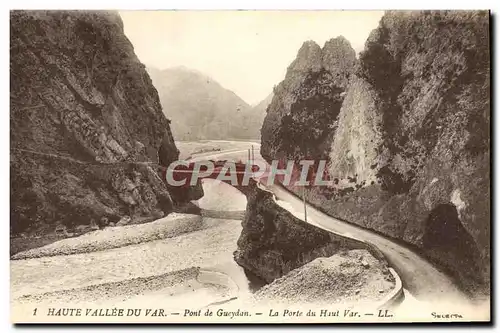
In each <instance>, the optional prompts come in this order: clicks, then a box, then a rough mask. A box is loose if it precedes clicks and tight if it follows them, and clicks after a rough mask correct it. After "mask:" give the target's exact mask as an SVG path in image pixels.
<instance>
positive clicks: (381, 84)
mask: <svg viewBox="0 0 500 333" xmlns="http://www.w3.org/2000/svg"><path fill="white" fill-rule="evenodd" d="M317 49H318V48H317V47H316V50H317ZM315 52H316V53H318V52H319V51H315ZM489 52H490V51H489V16H488V13H487V12H472V11H455V12H442V11H441V12H427V11H426V12H388V13H386V14H385V15H384V17H383V18H382V19H381V21H380V24H379V26H378V28H377V29H375V30H374V31H373V32H372V33H371V35H370V37H369V39H368V41H367V42H366V45H365V50H364V51H363V52H361V54H360V56H359V63H358V65H357V66H356V69H355V71H354V72H353V73H352V75H351V76H350V79H349V83H348V85H347V87H346V88H345V95H344V97H343V99H342V105H341V107H338V108H337V107H335V108H333V107H330V108H328V109H324V110H323V111H322V112H321V113H320V114H319V115H318V117H320V119H324V121H327V123H323V124H321V125H319V124H316V125H315V124H314V123H312V122H311V123H310V126H311V127H310V128H309V129H308V130H306V129H305V128H304V129H303V130H302V131H297V133H295V137H290V134H289V133H285V132H284V129H282V128H281V127H283V122H282V125H281V127H280V128H278V129H277V133H278V134H277V135H278V136H277V137H273V136H269V135H268V134H265V133H263V135H262V140H263V147H266V149H265V152H266V155H265V157H267V158H279V157H280V156H279V154H278V153H277V151H279V149H280V147H282V146H283V145H290V147H292V148H293V147H295V149H296V150H298V151H299V153H295V154H288V155H287V157H289V158H290V157H295V156H296V155H303V156H304V155H307V154H308V153H309V150H310V149H312V148H313V149H316V148H317V147H321V150H320V154H317V155H316V156H317V157H318V156H319V157H324V156H327V159H328V160H329V174H330V177H331V178H332V179H333V181H334V184H335V185H334V186H333V187H332V188H315V189H312V190H311V191H310V192H311V194H310V196H309V200H310V201H311V203H313V204H315V205H317V206H318V207H320V208H321V209H323V210H324V211H326V212H327V213H329V214H331V215H333V216H336V217H339V218H342V219H344V220H347V221H349V222H352V223H357V224H360V225H362V226H364V227H367V228H371V229H374V230H377V231H379V232H382V233H384V234H386V235H389V236H391V237H395V238H398V239H401V240H404V241H406V242H408V243H410V244H413V245H415V246H418V247H419V248H420V251H421V252H422V253H423V254H424V255H426V256H427V257H429V258H430V259H431V260H433V261H435V262H436V263H437V264H439V265H441V266H442V267H443V268H444V269H446V270H448V271H449V272H450V274H452V275H454V276H455V277H456V278H457V281H459V282H461V283H462V285H463V286H464V288H465V289H468V290H469V291H472V292H474V291H477V290H482V291H486V292H488V291H487V290H488V282H489V266H490V265H489V258H490V254H489V253H490V252H489V251H490V241H489V240H490V186H489V184H490V149H489V146H490V131H489V128H490V84H489V82H490V73H489V68H490V63H489ZM313 53H314V52H313ZM308 54H309V53H308ZM299 55H300V52H299ZM301 58H304V59H307V57H306V56H305V55H303V56H302V57H301ZM316 58H317V56H316ZM297 61H298V60H296V62H297ZM300 61H302V62H303V61H304V60H300ZM286 81H290V79H289V78H287V79H285V81H284V82H283V83H282V84H281V86H283V87H284V86H287V85H289V84H297V83H295V81H293V80H292V81H291V83H288V82H286ZM328 82H331V84H333V82H334V81H333V80H332V81H330V80H328V81H327V83H326V84H328ZM324 84H325V83H321V84H318V83H316V87H318V88H319V87H322V86H323V85H324ZM298 86H299V88H294V89H288V90H287V91H282V92H281V94H277V97H275V99H274V100H273V102H272V105H273V106H274V108H273V114H274V116H273V117H274V119H284V116H283V115H284V114H286V113H287V112H289V111H288V110H289V107H287V106H286V105H285V104H283V103H281V101H282V100H295V99H297V98H298V96H300V94H298V92H299V91H300V89H301V88H300V87H302V88H303V89H305V88H307V89H308V90H311V88H310V87H311V86H310V85H308V84H307V82H305V81H302V82H301V83H299V84H298ZM329 96H332V94H330V95H329ZM305 110H309V112H313V111H315V110H317V108H315V107H312V108H310V107H309V108H305ZM332 113H335V114H338V115H337V116H336V118H335V119H333V118H328V119H327V118H325V117H328V116H329V115H331V114H332ZM304 114H305V115H308V112H305V113H304ZM321 117H322V118H321ZM268 118H270V119H268ZM268 118H266V122H269V123H265V124H264V126H263V130H264V129H265V128H268V127H269V126H272V125H273V124H275V123H276V121H271V117H269V116H268ZM304 119H308V118H307V117H305V118H304ZM296 123H297V122H296V121H293V122H292V124H294V125H295V124H296ZM326 127H329V130H328V131H327V132H328V139H327V140H326V141H327V142H328V145H325V146H317V145H314V146H312V145H311V144H312V142H311V141H310V140H309V138H310V135H311V134H310V133H311V132H312V133H314V132H318V133H319V132H321V133H323V132H324V131H325V128H326ZM302 143H303V145H301V144H302ZM306 143H308V144H306ZM304 145H305V146H304ZM288 151H291V149H289V150H288ZM476 287H477V288H476Z"/></svg>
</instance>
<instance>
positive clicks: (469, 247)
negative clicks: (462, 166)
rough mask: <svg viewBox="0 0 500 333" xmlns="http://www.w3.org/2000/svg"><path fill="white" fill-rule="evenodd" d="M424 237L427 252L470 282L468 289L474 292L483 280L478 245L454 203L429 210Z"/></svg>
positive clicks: (467, 282)
mask: <svg viewBox="0 0 500 333" xmlns="http://www.w3.org/2000/svg"><path fill="white" fill-rule="evenodd" d="M422 240H423V247H424V251H425V253H426V254H427V255H428V256H429V257H431V258H432V259H434V260H435V261H437V262H438V263H440V264H441V265H442V266H443V267H445V268H446V269H449V270H451V271H454V272H457V273H456V275H458V277H459V278H460V280H461V281H464V283H466V284H467V286H465V287H466V289H469V290H471V291H473V290H474V285H475V284H476V283H481V282H482V281H481V280H482V279H481V277H480V274H479V272H480V270H479V266H478V260H479V251H478V249H477V245H476V244H475V242H474V240H473V238H472V236H471V235H470V234H469V233H468V232H467V230H466V229H465V228H464V226H463V225H462V223H461V222H460V219H459V216H458V212H457V209H456V207H455V205H453V204H451V203H448V204H441V205H438V206H436V207H435V208H434V209H433V210H432V211H431V212H430V214H429V217H428V219H427V221H426V227H425V233H424V236H423V239H422ZM464 267H468V268H469V269H468V270H464Z"/></svg>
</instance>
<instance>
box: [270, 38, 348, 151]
mask: <svg viewBox="0 0 500 333" xmlns="http://www.w3.org/2000/svg"><path fill="white" fill-rule="evenodd" d="M355 65H356V54H355V51H354V49H353V48H352V47H351V45H350V44H349V42H348V41H347V40H346V39H345V38H343V37H338V38H334V39H331V40H330V41H328V42H326V43H325V45H324V47H323V48H321V47H320V46H319V45H318V44H316V43H315V42H313V41H308V42H305V43H304V44H303V45H302V47H301V48H300V50H299V52H298V54H297V58H296V59H295V61H294V62H293V63H292V64H291V65H290V66H289V67H288V70H287V74H286V76H285V79H284V80H283V81H282V82H281V83H280V84H279V85H278V86H277V87H276V88H275V89H274V97H273V99H272V102H271V104H270V105H269V107H268V112H267V115H266V117H265V119H264V123H263V125H262V131H261V133H262V147H261V154H262V156H263V157H264V158H266V159H272V158H276V157H280V158H285V159H295V160H299V159H303V158H308V159H324V158H326V156H327V155H328V151H329V147H330V145H331V135H330V134H331V132H332V131H334V129H335V127H336V126H337V125H336V124H337V118H338V114H339V111H340V107H341V105H342V101H343V100H344V97H343V95H344V93H345V89H346V88H347V85H348V82H349V78H350V76H351V74H352V73H353V71H354V68H355Z"/></svg>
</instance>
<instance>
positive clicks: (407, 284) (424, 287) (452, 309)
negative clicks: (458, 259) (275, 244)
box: [203, 143, 489, 320]
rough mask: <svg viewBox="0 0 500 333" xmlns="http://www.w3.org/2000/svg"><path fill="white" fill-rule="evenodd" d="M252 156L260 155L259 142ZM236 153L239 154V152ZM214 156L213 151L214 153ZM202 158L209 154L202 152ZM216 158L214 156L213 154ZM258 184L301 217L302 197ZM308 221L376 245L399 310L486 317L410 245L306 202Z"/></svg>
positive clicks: (243, 156)
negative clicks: (398, 292)
mask: <svg viewBox="0 0 500 333" xmlns="http://www.w3.org/2000/svg"><path fill="white" fill-rule="evenodd" d="M254 145H256V146H257V147H258V149H256V151H255V155H256V156H258V158H259V159H261V160H263V159H262V157H261V156H260V151H259V150H260V149H259V148H260V145H259V144H255V143H254ZM237 153H240V155H238V154H237ZM222 154H223V155H230V154H233V156H232V157H233V158H234V159H241V160H242V161H243V162H244V161H246V160H247V154H246V151H242V152H236V151H231V152H225V151H221V152H218V154H217V155H222ZM214 155H215V154H214ZM203 157H204V158H207V157H209V156H207V155H205V156H203ZM214 157H215V156H214ZM260 181H261V186H262V187H264V188H265V189H266V190H268V191H270V192H272V193H273V194H274V195H275V197H276V200H277V202H278V203H279V204H280V205H282V206H283V207H284V208H285V209H287V210H289V211H290V212H292V213H294V212H295V214H294V215H296V216H297V217H300V215H302V219H303V218H304V214H303V210H304V206H303V202H302V199H301V198H299V197H297V196H296V195H294V194H292V193H290V192H289V191H287V190H286V189H284V188H283V187H282V186H280V185H266V186H263V185H262V183H264V182H263V178H261V179H260ZM306 207H307V217H308V221H307V222H308V223H311V224H314V225H316V226H318V227H320V228H322V229H324V230H327V231H330V232H334V233H337V234H341V235H344V236H347V237H350V238H355V239H358V240H360V241H364V242H369V243H371V244H373V245H375V246H376V247H377V248H378V249H379V250H380V251H381V252H382V253H383V254H384V256H385V257H386V259H387V261H388V262H389V265H390V266H391V267H392V268H394V270H395V271H396V272H397V273H398V275H399V276H400V277H401V280H402V282H403V288H404V293H405V301H403V303H402V304H401V306H400V308H401V309H402V311H408V312H413V311H415V310H417V309H416V308H418V309H420V310H422V311H424V312H425V313H426V314H427V316H430V314H431V309H432V311H442V312H440V313H444V314H450V313H453V314H457V313H458V314H464V315H466V316H467V318H468V319H473V320H474V319H476V320H484V319H487V318H489V302H487V304H479V305H478V304H472V302H471V301H470V299H469V298H468V297H467V296H466V295H465V294H464V293H463V292H462V291H460V290H459V288H458V287H457V286H456V284H455V283H454V281H453V280H452V279H451V278H450V277H449V276H448V275H446V274H445V273H443V272H442V271H440V270H439V269H438V268H436V267H435V266H434V265H433V264H432V263H431V262H429V261H428V260H427V259H425V258H423V257H421V256H420V255H419V254H417V253H415V252H414V251H413V250H412V249H410V248H409V247H406V246H404V245H401V244H398V243H396V242H394V241H392V240H391V239H389V238H386V237H384V236H382V235H380V234H378V233H375V232H373V231H370V230H367V229H364V228H361V227H359V226H356V225H354V224H351V223H347V222H344V221H341V220H339V219H336V218H334V217H331V216H329V215H326V214H325V213H323V212H321V211H319V210H318V209H316V208H314V207H313V206H311V205H309V204H307V205H306Z"/></svg>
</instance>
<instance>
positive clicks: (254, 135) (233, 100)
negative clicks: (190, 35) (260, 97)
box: [147, 67, 263, 140]
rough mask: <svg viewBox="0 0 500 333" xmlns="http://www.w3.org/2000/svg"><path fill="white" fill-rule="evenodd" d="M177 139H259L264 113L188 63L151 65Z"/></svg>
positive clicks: (165, 110)
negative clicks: (256, 112) (255, 111)
mask: <svg viewBox="0 0 500 333" xmlns="http://www.w3.org/2000/svg"><path fill="white" fill-rule="evenodd" d="M147 70H148V73H149V75H150V77H151V80H152V81H153V84H154V86H155V87H156V89H157V90H158V94H159V96H160V102H161V104H162V106H163V112H164V113H165V115H166V116H167V118H169V119H171V120H172V123H171V127H172V132H173V135H174V138H175V139H176V140H199V139H259V138H260V127H261V126H262V121H263V116H262V117H260V115H259V116H257V117H256V118H255V119H254V116H253V113H252V108H251V107H250V105H248V104H247V103H246V102H245V101H243V100H242V99H241V98H240V97H238V96H237V95H236V94H235V93H234V92H232V91H230V90H228V89H225V88H224V87H222V86H221V85H220V84H219V83H217V82H216V81H215V80H213V79H212V78H211V77H209V76H207V75H205V74H203V73H200V72H198V71H195V70H191V69H188V68H185V67H174V68H169V69H165V70H158V69H155V68H148V69H147Z"/></svg>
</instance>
